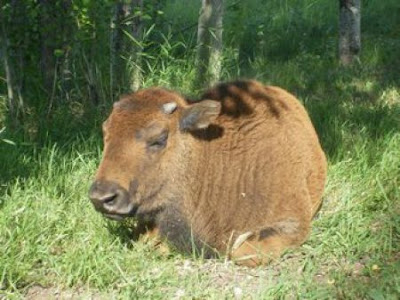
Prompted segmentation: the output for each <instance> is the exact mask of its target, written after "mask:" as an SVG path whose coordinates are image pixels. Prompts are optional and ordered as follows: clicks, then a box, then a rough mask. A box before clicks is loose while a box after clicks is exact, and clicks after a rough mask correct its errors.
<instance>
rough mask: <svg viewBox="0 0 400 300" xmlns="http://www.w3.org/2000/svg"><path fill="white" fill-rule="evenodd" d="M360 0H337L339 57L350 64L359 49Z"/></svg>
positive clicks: (344, 63)
mask: <svg viewBox="0 0 400 300" xmlns="http://www.w3.org/2000/svg"><path fill="white" fill-rule="evenodd" d="M360 7H361V0H339V58H340V63H341V64H342V65H345V66H347V65H350V64H351V63H352V62H353V61H354V60H355V59H357V58H358V55H359V53H360V50H361V31H360V30H361V29H360V27H361V26H360V20H361V14H360Z"/></svg>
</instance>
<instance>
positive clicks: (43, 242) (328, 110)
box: [0, 0, 400, 299]
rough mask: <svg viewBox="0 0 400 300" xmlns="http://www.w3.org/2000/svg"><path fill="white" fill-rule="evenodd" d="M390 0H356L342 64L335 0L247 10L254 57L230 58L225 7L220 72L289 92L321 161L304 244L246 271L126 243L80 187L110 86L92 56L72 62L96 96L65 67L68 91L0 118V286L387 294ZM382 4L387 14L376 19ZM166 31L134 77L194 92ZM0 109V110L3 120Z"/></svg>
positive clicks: (183, 293) (185, 47)
mask: <svg viewBox="0 0 400 300" xmlns="http://www.w3.org/2000/svg"><path fill="white" fill-rule="evenodd" d="M392 2H393V3H397V2H395V1H388V2H385V3H386V6H384V5H383V4H382V3H381V2H379V1H375V0H374V1H368V2H367V3H366V4H365V6H364V10H363V12H365V16H366V17H365V18H367V17H368V18H369V21H370V24H369V23H368V22H367V23H366V24H364V25H365V26H364V27H363V28H365V30H368V32H367V33H366V34H365V35H363V36H364V37H365V39H366V40H365V41H363V52H362V55H361V60H360V63H359V64H355V66H353V67H352V68H350V69H343V68H341V67H340V66H338V64H337V59H336V42H335V41H336V31H335V30H336V29H335V28H334V27H333V26H334V25H332V22H331V20H336V16H335V15H333V14H334V13H335V7H334V6H333V4H331V3H328V2H327V1H317V0H316V1H305V2H304V1H297V0H296V1H295V0H291V1H280V2H279V3H278V2H276V1H275V2H274V1H271V2H270V3H268V8H269V9H265V10H264V11H265V13H266V14H268V18H267V16H266V17H265V18H266V19H265V20H267V21H268V22H266V24H268V26H265V27H257V26H259V25H260V24H261V23H263V22H264V21H263V20H264V19H263V18H261V17H259V18H254V19H251V20H249V22H250V21H251V22H253V23H254V24H253V25H255V27H252V28H257V30H258V31H257V34H260V35H259V36H258V37H256V39H255V40H252V38H253V36H251V38H250V37H249V40H248V41H246V39H245V38H244V41H245V42H249V46H252V44H251V43H256V42H257V43H258V41H260V40H264V41H265V43H264V44H262V47H261V46H259V45H261V44H257V45H258V46H257V47H258V48H257V47H255V48H257V49H256V51H255V53H254V57H252V58H251V59H249V61H248V62H247V63H246V64H245V65H243V64H242V62H240V61H239V56H240V55H239V48H240V45H239V44H240V43H239V42H238V41H234V34H233V31H234V30H236V29H235V28H237V27H238V26H239V25H240V24H242V23H240V22H238V20H240V19H237V18H239V17H243V16H240V15H239V16H238V15H237V14H239V13H240V11H235V7H234V6H230V7H229V11H228V12H229V13H230V14H231V17H227V18H226V21H225V22H226V26H228V27H227V28H226V35H225V37H226V39H227V40H226V42H227V45H226V47H225V50H224V51H225V52H224V58H223V59H224V63H223V71H222V77H223V79H234V78H237V77H251V78H257V79H259V80H261V81H263V82H266V83H269V84H274V85H279V86H282V87H284V88H286V89H288V90H289V91H291V92H293V93H294V94H296V95H297V96H298V97H299V99H300V100H301V101H302V102H303V103H304V105H305V107H306V108H307V110H308V111H309V113H310V116H311V118H312V120H313V122H314V125H315V127H316V129H317V131H318V134H319V137H320V140H321V144H322V146H323V148H324V150H325V152H326V153H327V156H328V159H329V174H328V175H329V176H328V183H327V186H326V192H325V195H324V205H323V207H322V209H321V211H320V213H319V215H318V216H317V218H316V219H315V220H314V222H313V230H312V233H311V235H310V238H309V240H308V241H307V242H306V243H305V244H304V245H303V246H302V247H300V248H298V249H294V250H291V251H288V252H287V253H286V254H285V255H284V256H283V257H282V258H281V259H279V260H277V261H276V262H274V263H272V264H271V265H269V266H265V267H260V268H258V269H255V270H250V269H245V268H240V267H237V266H234V265H232V264H230V263H227V262H225V260H224V258H221V259H219V260H210V261H205V260H202V259H194V258H192V257H191V256H183V255H181V254H178V253H171V254H169V255H165V254H163V253H161V252H159V251H157V250H155V249H154V248H153V247H152V246H151V245H150V244H147V243H145V242H143V241H138V242H135V241H133V240H132V239H131V236H130V230H129V228H128V227H127V226H126V225H127V224H119V223H114V222H111V221H107V220H105V219H104V218H102V217H101V216H100V215H99V214H97V213H96V212H95V211H94V209H93V207H92V205H91V204H90V202H89V200H88V199H87V190H88V187H89V185H90V182H91V179H92V176H93V174H94V172H95V169H96V167H97V165H98V162H99V159H100V156H101V130H100V127H101V122H102V120H104V118H105V115H106V114H107V111H108V109H109V107H110V106H111V102H112V100H113V99H114V97H116V95H115V96H114V95H113V94H112V92H111V91H110V87H109V86H107V79H106V77H107V74H104V73H102V72H99V71H98V70H97V69H96V68H97V67H98V66H97V65H96V64H95V65H91V64H90V63H87V64H82V65H79V64H78V63H77V69H76V70H77V72H76V74H78V75H79V72H80V71H82V70H81V69H80V68H83V69H84V70H85V74H86V73H87V74H93V76H94V77H93V81H94V83H95V85H96V88H98V90H99V95H98V96H99V99H100V103H99V105H98V107H95V106H94V105H92V104H90V103H89V102H85V101H86V100H84V99H86V98H85V96H86V91H87V86H86V85H85V82H84V80H83V79H82V78H85V76H83V77H79V76H78V75H76V74H75V73H74V75H73V76H76V78H74V82H75V84H76V88H74V89H73V90H72V92H73V93H72V94H71V95H69V96H71V97H72V100H74V101H75V102H74V101H72V102H68V103H67V104H65V103H64V104H65V105H64V104H62V103H63V102H62V101H61V104H60V105H59V106H56V107H55V108H54V111H53V112H52V114H51V115H50V117H47V116H46V113H43V112H41V110H40V109H39V108H38V107H35V108H33V107H32V108H30V110H28V113H27V115H26V116H25V120H24V124H23V126H24V130H20V132H17V134H14V135H12V134H11V131H10V130H8V129H6V130H5V131H4V133H3V134H2V135H1V136H0V298H1V297H2V295H5V297H6V298H12V299H14V298H15V299H18V298H23V297H24V295H26V293H27V292H29V291H30V290H32V289H33V288H35V287H36V288H39V289H41V290H45V291H46V290H49V292H53V290H52V289H54V288H58V289H60V290H61V291H71V292H72V293H75V294H78V292H79V291H84V294H85V295H87V297H86V296H85V297H86V298H89V297H91V296H93V295H96V296H99V297H103V298H104V299H109V298H112V297H114V298H121V299H134V298H140V299H172V298H174V297H175V298H179V297H181V298H183V299H225V298H227V299H232V298H234V297H240V295H242V297H243V298H245V299H247V298H249V299H251V298H254V299H287V298H289V299H291V298H298V299H397V298H398V297H399V295H400V263H399V261H400V190H399V186H400V119H399V116H400V98H399V94H400V84H399V78H398V72H397V71H396V66H398V63H399V58H398V57H399V56H398V53H397V50H398V49H399V45H400V44H399V41H398V39H397V40H396V39H394V38H393V36H392V35H393V32H394V29H393V28H396V26H397V23H396V24H395V20H396V18H395V13H394V12H392V10H391V9H388V7H389V5H390V3H392ZM171 3H172V2H171ZM182 3H183V2H182ZM182 3H181V2H180V1H174V2H173V3H172V4H171V6H170V7H169V8H168V9H167V10H166V11H165V14H166V18H172V16H176V15H177V13H176V10H185V8H186V5H183V4H182ZM232 3H233V2H232ZM232 3H231V4H232ZM259 3H260V1H259V0H254V1H249V5H248V7H247V9H248V11H247V12H246V14H249V15H252V14H255V12H257V13H259V14H260V15H261V14H262V13H261V12H259V10H260V9H259V7H260V6H259V5H260V4H259ZM263 3H264V2H263ZM388 3H389V4H388ZM336 4H337V3H335V5H336ZM196 5H198V3H197V4H196ZM266 5H267V4H266ZM197 8H198V7H197V6H196V7H195V6H193V7H190V9H188V10H187V11H185V14H182V15H181V19H179V18H176V19H174V22H173V23H172V25H171V31H172V32H173V31H174V30H176V29H177V28H181V27H182V26H183V28H184V27H185V26H189V25H190V24H189V23H190V20H192V19H193V18H195V17H196V16H197V13H195V12H196V11H197ZM263 8H266V7H263ZM374 8H379V9H378V10H375V9H374ZM270 11H274V12H275V14H270ZM377 11H379V12H380V13H379V14H378V13H377ZM393 11H395V10H393ZM383 12H387V20H386V21H387V22H388V24H386V23H385V24H383V25H382V24H381V25H379V26H373V24H376V20H377V19H378V17H379V18H381V15H383ZM300 13H301V14H300ZM299 14H300V15H299ZM326 15H328V16H326ZM385 16H386V15H385ZM385 19H386V17H385ZM312 20H314V21H313V22H314V23H313V22H311V21H312ZM235 21H236V23H234V22H235ZM251 22H250V23H251ZM390 22H392V23H391V24H392V25H393V26H390V24H389V23H390ZM261 25H262V24H261ZM311 25H315V26H314V27H315V28H314V27H312V26H311ZM235 26H236V27H235ZM240 26H242V25H240ZM240 26H239V27H240ZM310 26H311V27H310ZM397 28H398V26H397ZM181 29H182V28H181ZM314 29H315V30H316V31H313V30H314ZM168 32H169V31H168ZM168 32H164V33H163V34H165V35H166V38H164V39H162V38H160V41H161V42H160V43H159V44H157V47H158V48H157V49H158V50H157V51H154V52H152V53H149V56H148V57H147V58H146V57H145V59H144V63H145V66H144V70H145V76H144V81H143V85H144V86H145V87H147V86H152V85H162V86H165V87H168V88H174V89H178V90H179V91H181V92H183V93H185V94H187V95H191V96H192V95H196V93H197V91H195V90H193V89H192V82H193V79H194V74H195V64H194V54H195V49H193V48H191V47H190V45H193V44H194V41H193V36H194V35H193V34H186V33H185V32H183V33H181V34H180V35H178V36H174V37H171V36H170V35H168V34H169V33H168ZM304 33H306V35H304ZM313 33H317V35H314V36H313V35H312V34H313ZM262 34H263V35H262ZM185 39H186V41H185ZM298 41H302V43H298ZM269 42H271V43H270V44H269ZM299 45H300V46H301V47H300V46H299ZM297 46H299V47H297ZM80 59H81V58H80V57H79V58H76V60H77V61H79V60H80ZM105 62H107V61H106V60H105ZM98 63H99V64H100V65H101V64H102V63H104V62H98ZM107 63H108V62H107ZM78 65H79V66H78ZM100 67H101V66H100ZM95 69H96V70H97V71H96V70H95ZM79 70H80V71H79ZM91 72H92V73H91ZM34 97H36V96H35V95H34V94H33V96H32V98H34ZM0 99H5V97H3V95H0ZM38 99H40V98H38ZM35 101H36V99H34V100H32V101H31V102H30V101H27V102H28V103H35ZM71 103H73V104H71ZM3 110H4V109H3V108H1V109H0V111H1V112H2V113H0V114H1V116H0V120H1V123H2V124H3V123H4V124H6V118H5V117H4V115H5V113H4V112H3ZM0 129H1V128H0ZM2 139H7V140H11V141H13V142H14V143H15V145H12V144H9V143H4V142H3V140H2ZM52 295H53V296H54V294H51V295H50V298H51V296H52ZM85 297H83V298H85ZM78 298H79V297H78Z"/></svg>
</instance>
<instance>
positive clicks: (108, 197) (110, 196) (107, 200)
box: [98, 193, 118, 205]
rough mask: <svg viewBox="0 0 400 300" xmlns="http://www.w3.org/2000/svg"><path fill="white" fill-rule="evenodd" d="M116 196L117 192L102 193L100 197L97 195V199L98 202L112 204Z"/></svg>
mask: <svg viewBox="0 0 400 300" xmlns="http://www.w3.org/2000/svg"><path fill="white" fill-rule="evenodd" d="M117 196H118V194H117V193H113V194H107V195H102V196H101V197H99V199H98V200H99V202H102V203H104V204H108V205H112V204H114V202H115V199H116V198H117Z"/></svg>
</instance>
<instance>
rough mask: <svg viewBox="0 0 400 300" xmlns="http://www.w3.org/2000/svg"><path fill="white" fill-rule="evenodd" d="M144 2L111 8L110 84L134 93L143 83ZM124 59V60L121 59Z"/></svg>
mask: <svg viewBox="0 0 400 300" xmlns="http://www.w3.org/2000/svg"><path fill="white" fill-rule="evenodd" d="M142 13H143V0H128V1H124V0H120V1H118V2H117V3H116V4H115V6H114V17H113V21H112V22H113V23H114V26H113V33H112V37H111V39H112V41H111V70H112V71H111V73H112V83H113V82H115V83H116V84H117V85H119V86H126V85H129V87H130V89H131V90H133V91H135V90H137V89H138V88H139V87H140V86H141V83H142V68H141V52H142V51H143V46H142V37H143V26H142ZM122 57H124V58H122Z"/></svg>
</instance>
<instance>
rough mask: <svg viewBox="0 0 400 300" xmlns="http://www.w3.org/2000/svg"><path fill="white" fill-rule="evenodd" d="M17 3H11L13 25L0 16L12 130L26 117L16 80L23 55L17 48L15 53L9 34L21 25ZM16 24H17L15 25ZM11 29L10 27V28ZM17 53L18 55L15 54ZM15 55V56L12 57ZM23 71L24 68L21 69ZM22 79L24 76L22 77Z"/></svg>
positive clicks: (1, 54)
mask: <svg viewBox="0 0 400 300" xmlns="http://www.w3.org/2000/svg"><path fill="white" fill-rule="evenodd" d="M18 4H19V3H18V2H17V1H12V2H11V17H10V20H11V21H12V23H9V24H7V23H8V22H7V19H6V15H5V13H4V14H3V13H2V14H0V27H1V28H0V57H1V58H2V60H3V65H4V71H5V80H6V85H7V108H8V113H9V116H10V119H11V123H10V124H11V126H12V129H15V128H16V127H17V125H18V123H19V121H20V118H21V117H23V115H24V103H23V99H22V95H21V87H20V83H21V82H20V80H18V79H19V78H16V74H18V73H21V72H18V70H17V69H16V62H15V61H16V59H15V57H17V58H19V59H20V58H21V56H22V55H21V54H20V53H19V49H18V48H17V49H16V50H15V51H13V49H12V45H11V43H10V38H9V36H8V32H9V29H10V27H11V28H12V26H17V25H20V23H19V21H20V18H19V15H18V13H19V12H20V10H19V9H20V6H19V5H18ZM14 22H15V23H14ZM7 25H8V26H9V27H8V26H7ZM15 52H17V53H15ZM12 53H14V56H13V55H12ZM20 69H21V70H23V68H22V67H21V68H20ZM20 78H22V76H21V75H20Z"/></svg>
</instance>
